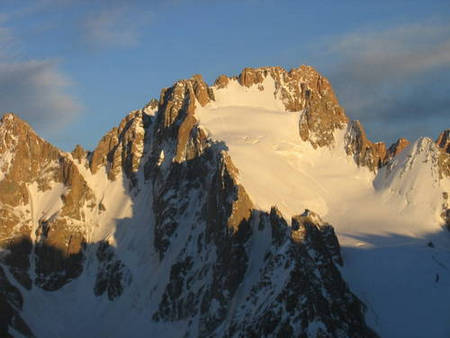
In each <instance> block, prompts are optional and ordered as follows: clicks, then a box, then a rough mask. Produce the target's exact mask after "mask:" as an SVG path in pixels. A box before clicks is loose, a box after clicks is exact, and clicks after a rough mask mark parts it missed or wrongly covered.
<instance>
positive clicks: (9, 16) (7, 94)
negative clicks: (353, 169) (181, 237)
mask: <svg viewBox="0 0 450 338" xmlns="http://www.w3.org/2000/svg"><path fill="white" fill-rule="evenodd" d="M337 3H338V2H337V1H320V2H319V1H318V2H317V3H313V2H310V1H308V2H307V1H282V0H281V1H263V0H248V1H245V0H242V1H232V0H227V1H215V0H210V1H206V0H204V1H200V0H199V1H189V0H166V1H119V0H116V1H93V0H91V1H84V0H78V1H75V0H35V1H26V0H22V1H15V0H14V1H13V0H11V1H10V0H2V1H1V2H0V111H1V112H9V111H13V112H15V113H17V114H18V115H19V116H21V117H22V118H24V119H25V120H27V121H28V122H29V123H30V124H31V125H32V126H33V127H34V128H35V129H36V130H37V131H38V132H39V133H40V134H41V136H43V137H44V138H46V139H48V140H49V141H51V142H52V143H54V144H55V145H57V146H59V147H61V148H62V149H64V150H71V149H72V148H73V147H74V145H75V144H77V143H80V144H82V145H83V146H84V147H86V148H88V149H93V148H94V147H95V145H96V144H97V142H98V141H99V139H100V138H101V136H102V135H104V134H105V133H106V131H107V130H109V129H110V128H112V127H113V126H115V125H117V124H118V122H119V121H120V119H121V118H122V117H123V116H124V115H125V114H126V113H127V112H129V111H131V110H133V109H139V108H141V107H142V106H143V105H144V104H145V103H146V102H147V101H149V100H150V99H151V98H152V97H156V98H158V97H159V92H160V90H161V89H162V88H163V87H167V86H170V85H171V84H172V83H173V82H175V81H176V80H178V79H182V78H187V77H190V76H191V75H193V74H197V73H200V74H202V75H203V76H204V78H205V80H206V81H207V82H209V83H212V82H213V81H214V79H215V78H216V77H217V76H218V75H219V74H227V75H235V74H238V73H239V72H240V70H241V69H242V68H244V67H258V66H270V65H273V66H275V65H276V66H283V67H285V68H288V69H289V68H292V67H298V66H299V65H301V64H309V65H312V66H314V67H315V68H316V69H318V70H319V71H320V72H321V73H322V74H324V75H325V76H327V77H328V78H329V79H330V80H331V83H332V85H333V86H334V88H335V90H336V93H337V95H338V98H339V100H340V102H341V105H342V106H343V107H344V108H345V109H346V112H347V114H348V115H349V116H350V117H351V118H352V119H359V120H361V121H362V122H363V124H364V126H365V128H366V130H367V132H368V134H369V136H370V137H371V139H372V140H374V141H376V140H382V141H386V142H388V143H391V142H393V141H394V140H395V139H396V138H398V137H401V136H406V137H408V138H409V139H415V138H417V137H418V136H421V135H424V136H430V137H432V138H435V137H436V136H437V134H438V133H439V132H440V131H441V130H443V129H444V128H450V109H449V107H450V1H376V2H375V1H371V2H369V1H345V2H342V4H339V5H337Z"/></svg>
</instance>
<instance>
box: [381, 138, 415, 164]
mask: <svg viewBox="0 0 450 338" xmlns="http://www.w3.org/2000/svg"><path fill="white" fill-rule="evenodd" d="M409 144H410V142H409V141H408V140H407V139H406V138H399V139H398V140H397V141H396V142H395V143H393V144H392V145H391V146H390V147H389V149H388V151H387V153H386V158H385V160H384V162H385V163H387V162H388V161H390V160H391V159H393V158H394V157H395V156H397V155H398V154H400V153H401V152H402V151H403V150H404V149H405V148H406V147H407V146H409Z"/></svg>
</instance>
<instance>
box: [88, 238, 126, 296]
mask: <svg viewBox="0 0 450 338" xmlns="http://www.w3.org/2000/svg"><path fill="white" fill-rule="evenodd" d="M96 256H97V259H98V262H99V265H98V269H97V270H98V271H97V274H96V279H95V286H94V294H95V295H96V296H101V295H103V294H106V295H107V296H108V299H109V300H110V301H113V300H114V299H116V298H118V297H120V296H121V295H122V293H123V290H124V288H125V287H127V286H129V285H130V283H131V279H132V277H131V273H130V271H129V269H128V268H127V267H126V266H125V264H123V262H122V261H121V260H120V259H119V258H118V257H117V256H116V255H115V253H114V250H113V248H112V247H111V245H109V243H108V242H106V241H102V242H100V244H99V246H98V248H97V252H96Z"/></svg>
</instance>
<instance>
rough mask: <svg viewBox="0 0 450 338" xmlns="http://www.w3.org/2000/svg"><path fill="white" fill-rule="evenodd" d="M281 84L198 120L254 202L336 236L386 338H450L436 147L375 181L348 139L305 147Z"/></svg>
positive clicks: (236, 89) (420, 149)
mask: <svg viewBox="0 0 450 338" xmlns="http://www.w3.org/2000/svg"><path fill="white" fill-rule="evenodd" d="M272 83H273V82H272V80H271V78H270V77H268V78H266V80H265V82H264V83H263V86H264V88H265V90H263V91H261V90H259V89H258V87H257V86H252V87H250V88H245V87H241V86H240V85H239V84H238V83H237V81H236V80H232V81H231V82H230V84H229V85H228V86H227V87H226V88H222V89H217V88H214V96H215V98H216V101H215V102H212V103H209V104H208V105H206V106H205V107H202V108H197V111H196V116H197V118H198V119H199V120H200V125H201V126H202V127H203V128H204V129H205V130H206V131H207V133H208V135H209V136H210V137H211V138H213V139H215V140H219V141H224V142H225V144H226V145H227V146H228V148H229V150H228V151H229V153H230V155H231V158H232V160H233V162H234V164H235V165H236V167H237V168H238V169H239V172H240V180H241V183H242V184H243V186H244V187H245V188H246V190H247V192H248V193H249V195H250V197H251V199H252V200H253V202H254V203H255V204H256V206H257V207H259V208H261V209H263V210H269V208H270V207H271V206H272V205H277V206H278V208H279V209H280V210H281V211H282V213H283V214H284V215H285V216H287V217H288V218H290V217H291V216H292V215H295V214H299V213H301V212H302V211H303V210H304V209H306V208H308V209H311V210H314V211H316V212H318V213H319V214H320V215H322V216H323V218H324V219H326V220H327V221H328V222H330V223H331V224H332V225H333V226H334V227H335V229H336V231H337V233H338V236H339V240H340V243H341V245H342V247H343V255H344V262H345V267H344V268H343V270H342V272H343V273H344V276H345V278H346V279H347V281H348V282H349V284H350V287H351V288H352V289H353V290H354V292H356V294H357V295H359V296H360V297H361V298H362V300H363V301H364V302H365V303H366V304H368V306H369V314H368V319H369V325H372V327H373V328H374V329H375V330H376V331H377V332H378V333H380V334H381V336H383V337H423V336H424V335H425V336H430V337H431V336H433V337H448V336H450V322H449V321H448V313H449V310H450V304H449V302H448V300H449V299H450V283H448V281H449V280H450V266H447V265H446V263H445V262H449V261H450V239H449V235H448V233H447V232H444V231H442V228H441V225H440V222H441V220H440V218H439V214H440V211H441V204H442V200H441V198H442V192H444V191H449V190H450V182H449V179H448V178H447V179H442V180H441V179H440V178H439V175H438V173H437V166H436V156H437V149H436V147H435V146H434V144H433V142H432V141H431V140H429V139H420V140H418V141H417V142H415V143H414V144H412V145H411V146H410V147H409V148H408V149H406V150H405V151H404V152H403V153H402V154H401V155H400V156H398V157H397V158H396V159H395V160H394V161H393V162H392V163H390V164H389V166H387V167H385V168H383V169H382V170H380V171H379V172H378V174H374V173H373V172H370V171H369V169H367V168H365V167H358V166H357V165H356V164H355V162H354V161H353V159H352V158H351V157H350V156H348V155H347V154H346V153H345V150H344V135H345V132H346V130H345V129H343V130H337V131H336V132H335V135H334V136H335V141H336V142H335V145H334V146H333V147H331V148H318V149H313V148H312V146H311V145H310V144H309V143H306V142H302V141H301V139H300V137H299V132H298V121H299V117H300V114H301V113H298V112H286V111H285V109H284V108H283V105H282V102H281V101H279V100H278V99H276V98H274V95H273V92H274V90H273V84H272ZM430 241H432V242H433V245H434V248H431V247H428V246H427V243H428V242H430Z"/></svg>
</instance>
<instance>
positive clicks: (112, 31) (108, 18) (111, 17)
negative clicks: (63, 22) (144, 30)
mask: <svg viewBox="0 0 450 338" xmlns="http://www.w3.org/2000/svg"><path fill="white" fill-rule="evenodd" d="M138 26H139V23H138V18H137V17H135V18H133V16H132V15H131V12H130V11H129V10H127V9H126V8H124V7H120V8H119V7H115V8H102V9H101V10H99V11H97V12H96V13H94V14H92V15H90V16H88V17H87V18H86V19H85V20H84V22H83V24H82V27H83V39H84V40H85V41H86V42H88V44H89V45H90V46H92V47H97V48H98V47H129V46H134V45H137V43H138V41H139V29H138Z"/></svg>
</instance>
